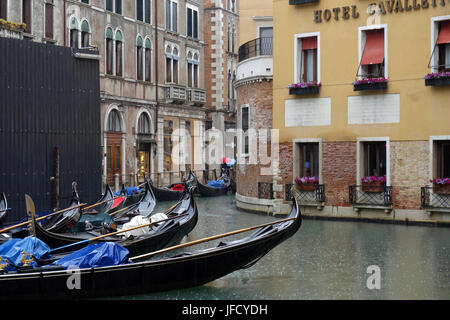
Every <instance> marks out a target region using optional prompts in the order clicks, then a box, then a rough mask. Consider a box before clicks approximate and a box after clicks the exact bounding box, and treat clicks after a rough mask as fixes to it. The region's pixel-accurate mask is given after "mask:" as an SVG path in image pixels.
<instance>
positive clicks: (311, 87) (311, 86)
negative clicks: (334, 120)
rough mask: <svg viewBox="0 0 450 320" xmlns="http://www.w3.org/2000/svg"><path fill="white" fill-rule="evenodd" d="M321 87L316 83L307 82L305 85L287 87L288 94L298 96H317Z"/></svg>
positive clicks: (296, 84)
mask: <svg viewBox="0 0 450 320" xmlns="http://www.w3.org/2000/svg"><path fill="white" fill-rule="evenodd" d="M321 86H322V84H321V83H317V82H307V83H294V84H291V85H289V86H288V88H289V94H291V95H300V94H318V93H319V88H320V87H321Z"/></svg>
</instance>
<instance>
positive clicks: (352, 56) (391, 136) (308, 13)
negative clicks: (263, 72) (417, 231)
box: [273, 0, 450, 223]
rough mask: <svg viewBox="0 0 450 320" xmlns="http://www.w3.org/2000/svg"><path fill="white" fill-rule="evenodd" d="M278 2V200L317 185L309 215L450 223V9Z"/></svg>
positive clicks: (433, 4) (425, 4)
mask: <svg viewBox="0 0 450 320" xmlns="http://www.w3.org/2000/svg"><path fill="white" fill-rule="evenodd" d="M273 4H274V53H273V56H274V67H273V69H274V75H273V128H274V129H278V130H279V137H280V175H281V178H282V180H283V181H282V182H283V184H284V191H285V192H284V194H281V193H280V194H279V196H283V195H286V199H288V198H289V196H288V192H286V191H287V189H288V188H289V187H290V185H291V184H294V186H295V185H296V184H295V179H296V178H298V180H299V181H300V180H301V178H303V180H302V181H303V182H305V181H306V180H308V179H305V177H309V178H312V177H314V179H316V182H317V185H316V186H315V189H314V188H313V190H312V191H311V190H309V191H307V190H297V192H296V195H297V197H298V199H303V200H304V199H307V200H304V201H303V203H302V205H304V208H305V212H306V214H311V215H323V216H339V217H349V218H361V219H366V218H367V219H372V218H375V219H383V220H396V221H411V220H413V221H426V222H431V221H433V222H436V221H439V222H444V223H446V222H449V221H450V192H449V191H447V190H446V188H448V187H447V186H446V185H445V183H444V182H443V181H444V178H448V177H450V124H449V121H448V120H449V119H450V73H449V71H450V1H448V0H445V1H444V0H435V1H432V0H430V1H427V0H424V1H413V0H409V1H408V0H390V1H355V0H345V1H342V0H326V1H325V0H321V1H318V0H316V1H313V0H290V1H284V0H274V2H273ZM431 74H432V75H431ZM425 78H427V79H425ZM310 180H311V179H310ZM375 180H376V181H375ZM431 180H434V181H433V182H430V181H431ZM437 182H439V184H438V183H437ZM449 183H450V182H449ZM304 187H305V186H303V184H302V185H301V186H300V187H299V188H298V189H302V188H304Z"/></svg>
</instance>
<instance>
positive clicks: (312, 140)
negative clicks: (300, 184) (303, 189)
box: [292, 138, 323, 184]
mask: <svg viewBox="0 0 450 320" xmlns="http://www.w3.org/2000/svg"><path fill="white" fill-rule="evenodd" d="M304 143H318V144H319V184H323V177H322V156H323V139H322V138H301V139H292V153H293V161H294V165H293V170H292V173H293V174H292V183H295V178H296V177H299V170H298V159H299V155H298V153H297V146H296V145H297V144H304ZM296 164H297V165H296Z"/></svg>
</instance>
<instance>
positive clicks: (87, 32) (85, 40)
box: [81, 20, 90, 48]
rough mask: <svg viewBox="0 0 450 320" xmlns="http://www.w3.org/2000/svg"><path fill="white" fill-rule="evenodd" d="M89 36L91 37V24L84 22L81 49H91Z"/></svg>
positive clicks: (82, 24)
mask: <svg viewBox="0 0 450 320" xmlns="http://www.w3.org/2000/svg"><path fill="white" fill-rule="evenodd" d="M89 35H90V28H89V23H88V22H87V21H86V20H83V22H82V23H81V47H82V48H89V47H90V41H89Z"/></svg>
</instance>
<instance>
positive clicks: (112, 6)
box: [106, 0, 122, 14]
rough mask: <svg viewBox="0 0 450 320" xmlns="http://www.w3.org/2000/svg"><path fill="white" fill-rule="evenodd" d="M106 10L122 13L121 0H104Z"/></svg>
mask: <svg viewBox="0 0 450 320" xmlns="http://www.w3.org/2000/svg"><path fill="white" fill-rule="evenodd" d="M106 10H108V11H111V12H115V13H117V14H122V0H106Z"/></svg>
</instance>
